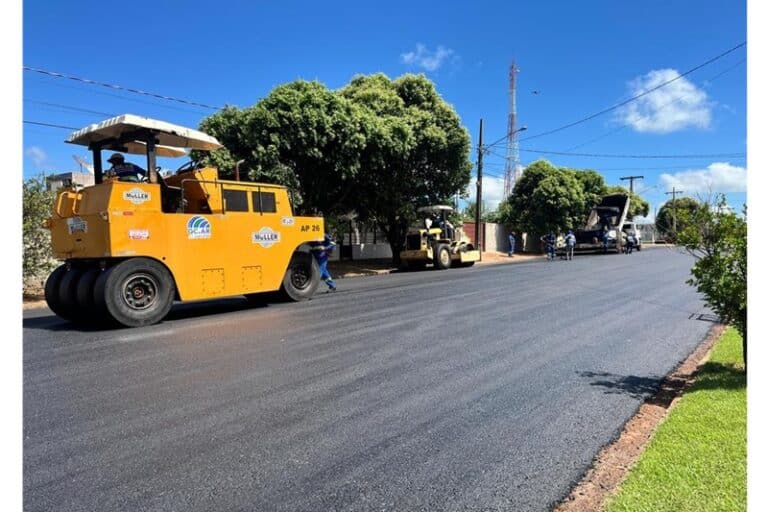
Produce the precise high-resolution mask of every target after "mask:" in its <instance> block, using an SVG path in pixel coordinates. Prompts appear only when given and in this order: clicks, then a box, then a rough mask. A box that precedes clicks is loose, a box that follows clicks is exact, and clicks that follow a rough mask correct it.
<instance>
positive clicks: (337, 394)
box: [23, 248, 712, 512]
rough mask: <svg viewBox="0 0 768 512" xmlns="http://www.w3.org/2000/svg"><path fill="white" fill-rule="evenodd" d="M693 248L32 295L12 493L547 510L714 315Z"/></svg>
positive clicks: (51, 503)
mask: <svg viewBox="0 0 768 512" xmlns="http://www.w3.org/2000/svg"><path fill="white" fill-rule="evenodd" d="M691 264H692V259H691V258H690V257H688V256H686V255H683V254H681V253H679V252H675V250H673V249H660V248H653V249H645V250H643V251H642V252H640V253H635V254H632V255H593V256H578V255H577V256H576V259H574V260H573V261H570V262H565V261H554V262H546V261H535V262H530V263H521V264H516V265H488V266H475V267H473V268H466V269H451V270H446V271H431V270H426V271H423V272H415V273H414V272H411V273H397V274H391V275H384V276H373V277H363V278H356V279H345V280H341V281H339V289H340V291H339V292H337V293H335V294H323V293H320V294H318V295H316V296H315V298H314V299H313V300H311V301H308V302H304V303H299V304H273V305H266V306H255V307H254V306H250V305H247V304H246V303H245V301H244V300H243V299H227V300H220V301H215V302H202V303H193V304H180V305H177V306H175V307H174V309H173V310H172V312H171V315H170V316H169V318H168V319H166V320H165V321H164V322H162V323H161V324H158V325H155V326H151V327H147V328H140V329H115V330H110V331H96V330H91V331H83V330H77V329H76V328H74V327H73V326H71V325H70V324H68V323H66V322H65V321H63V320H60V319H59V318H57V317H54V316H51V313H50V312H49V311H47V310H36V311H35V310H33V311H28V312H26V313H25V319H24V402H23V404H24V405H23V407H24V508H25V510H30V511H51V510H56V511H80V510H82V511H96V510H98V511H100V512H104V511H112V510H120V511H144V510H147V511H149V510H151V511H165V510H169V511H170V510H178V511H197V510H211V511H230V510H232V511H234V510H242V511H335V510H355V511H357V510H365V511H368V510H397V511H400V510H429V511H443V510H483V511H486V510H510V511H529V510H549V509H550V508H551V506H552V505H553V504H554V503H555V502H557V501H558V500H559V499H561V498H563V497H564V496H565V495H566V494H567V492H568V491H569V488H570V486H571V485H572V484H573V483H574V482H575V481H577V480H578V479H579V477H580V476H581V475H582V474H583V472H584V471H585V470H586V469H587V468H588V467H589V465H590V462H591V461H592V459H593V457H594V456H595V455H596V454H597V453H598V451H599V449H600V448H601V447H602V446H603V445H605V444H606V443H608V442H610V441H611V440H612V439H613V438H614V437H615V436H616V435H618V433H619V432H620V430H621V428H622V426H623V424H624V423H625V421H626V420H628V419H629V418H630V417H631V415H632V414H633V413H634V412H635V411H636V409H637V408H638V406H639V405H640V403H641V402H642V400H643V398H644V397H645V396H647V395H648V394H649V393H651V392H652V391H653V390H654V389H655V388H656V387H657V386H658V383H659V382H660V379H661V378H662V377H663V376H664V375H665V374H666V373H668V372H669V371H671V370H672V369H673V368H674V367H675V365H676V364H677V363H678V362H679V361H681V360H682V359H684V358H685V357H686V356H687V355H688V354H689V353H690V352H691V351H692V350H693V349H694V347H695V346H696V345H697V344H698V343H699V342H700V341H701V340H702V339H703V338H704V337H705V335H706V332H707V331H708V329H709V328H710V327H711V326H712V323H711V322H712V317H711V315H710V314H709V311H708V310H707V309H706V308H705V307H704V305H703V302H702V301H701V300H700V298H699V297H698V296H697V294H696V293H695V291H694V290H693V289H692V288H691V287H690V286H688V285H686V284H685V279H686V278H687V277H688V271H689V268H690V266H691ZM321 286H322V287H323V288H325V286H324V285H321ZM321 291H322V290H321Z"/></svg>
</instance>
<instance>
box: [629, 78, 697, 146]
mask: <svg viewBox="0 0 768 512" xmlns="http://www.w3.org/2000/svg"><path fill="white" fill-rule="evenodd" d="M679 74H680V73H678V72H677V70H674V69H657V70H654V71H651V72H649V73H648V74H646V75H645V76H642V77H638V78H636V79H634V80H632V81H631V82H630V83H629V89H630V93H631V94H632V96H636V95H638V94H641V93H642V92H643V91H647V90H649V89H653V88H654V87H658V86H659V85H661V84H663V83H664V82H667V81H669V80H671V79H673V78H675V77H676V76H678V75H679ZM618 115H619V118H620V120H621V121H622V122H623V123H624V124H627V125H629V126H631V127H632V128H634V129H635V130H636V131H638V132H650V133H670V132H674V131H678V130H683V129H685V128H688V127H695V128H708V127H709V124H710V122H711V120H712V103H711V102H710V101H709V100H708V98H707V93H706V92H704V91H703V90H701V89H699V88H697V87H696V85H694V84H693V83H692V82H690V81H688V80H686V79H685V78H680V79H678V80H675V81H674V82H672V83H670V84H669V85H665V86H664V87H662V88H660V89H658V90H656V91H653V92H651V93H649V94H646V95H645V96H643V97H641V98H639V99H637V100H635V101H633V102H632V103H630V104H628V105H626V106H625V107H623V108H622V109H619V111H618Z"/></svg>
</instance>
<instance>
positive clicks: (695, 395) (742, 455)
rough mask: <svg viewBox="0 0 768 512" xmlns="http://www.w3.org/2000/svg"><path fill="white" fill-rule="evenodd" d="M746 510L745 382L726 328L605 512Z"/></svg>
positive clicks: (735, 337) (737, 346) (735, 339)
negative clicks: (710, 355) (708, 357)
mask: <svg viewBox="0 0 768 512" xmlns="http://www.w3.org/2000/svg"><path fill="white" fill-rule="evenodd" d="M746 509H747V378H746V374H745V373H744V366H743V362H742V355H741V337H740V336H739V334H738V333H737V332H736V330H735V329H733V328H728V329H727V330H726V331H725V333H724V334H723V336H722V337H721V338H720V340H719V341H718V342H717V343H716V344H715V347H714V349H713V352H712V357H711V358H710V360H709V361H708V362H707V363H705V364H704V366H703V367H702V368H701V371H700V373H699V374H698V375H697V377H696V381H695V382H694V384H693V385H692V386H691V388H689V389H688V391H686V392H685V394H684V395H683V397H682V398H681V399H680V401H679V403H678V404H677V406H676V407H675V408H674V409H673V410H672V412H671V413H670V415H669V416H668V417H667V419H666V421H665V422H664V423H662V424H661V425H660V426H659V429H658V430H657V432H656V435H655V436H654V438H653V440H652V441H651V443H650V444H649V446H648V448H647V450H646V451H645V452H644V453H643V455H641V457H640V460H639V461H638V463H637V465H636V466H635V467H634V468H633V469H632V471H631V472H630V474H629V476H628V477H627V479H626V481H625V482H624V483H623V484H622V486H621V488H620V490H619V492H618V494H617V495H616V496H614V497H613V498H612V499H610V500H609V501H608V505H607V506H606V507H605V510H606V511H607V512H619V511H622V512H624V511H632V512H644V511H648V512H664V511H674V512H688V511H690V512H710V511H712V512H715V511H723V512H734V511H740V510H746Z"/></svg>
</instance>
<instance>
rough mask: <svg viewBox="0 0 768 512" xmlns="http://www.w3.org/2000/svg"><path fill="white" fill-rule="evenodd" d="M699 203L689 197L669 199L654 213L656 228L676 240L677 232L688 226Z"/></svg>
mask: <svg viewBox="0 0 768 512" xmlns="http://www.w3.org/2000/svg"><path fill="white" fill-rule="evenodd" d="M700 205H701V203H699V202H698V201H696V200H695V199H693V198H690V197H681V198H679V199H675V201H674V202H673V201H672V200H671V199H670V200H669V201H667V202H666V203H664V205H662V207H661V208H660V209H659V211H658V213H657V214H656V230H657V231H658V232H659V233H663V234H665V235H666V236H667V238H669V239H670V240H673V241H674V240H676V238H677V234H676V232H675V228H677V233H679V232H680V231H683V230H685V228H687V227H688V224H689V222H690V219H691V218H693V217H694V216H695V214H696V211H697V210H698V209H699V207H700Z"/></svg>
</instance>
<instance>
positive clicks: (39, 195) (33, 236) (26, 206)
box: [22, 175, 56, 291]
mask: <svg viewBox="0 0 768 512" xmlns="http://www.w3.org/2000/svg"><path fill="white" fill-rule="evenodd" d="M54 198H55V194H54V193H53V192H50V191H48V190H47V188H46V183H45V176H43V175H41V176H38V177H34V178H29V179H27V180H24V183H23V196H22V210H23V211H22V223H23V228H22V237H23V242H22V243H23V259H22V276H23V280H24V286H25V291H26V287H27V286H28V285H30V284H31V283H32V282H33V281H35V280H38V279H40V280H42V279H43V278H45V277H46V276H47V275H48V272H50V270H51V269H53V267H54V266H55V265H56V260H54V258H53V252H52V251H51V234H50V232H49V231H48V230H47V229H45V228H44V227H43V222H44V221H45V220H46V219H48V218H49V217H50V216H51V210H52V208H53V201H54Z"/></svg>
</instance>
